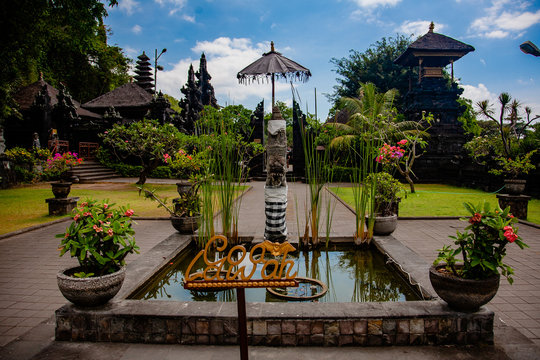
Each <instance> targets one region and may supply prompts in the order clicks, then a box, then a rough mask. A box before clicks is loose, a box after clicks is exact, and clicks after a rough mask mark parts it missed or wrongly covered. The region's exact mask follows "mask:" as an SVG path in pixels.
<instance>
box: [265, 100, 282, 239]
mask: <svg viewBox="0 0 540 360" xmlns="http://www.w3.org/2000/svg"><path fill="white" fill-rule="evenodd" d="M285 129H286V125H285V120H284V119H283V117H282V115H281V112H280V111H279V108H278V107H277V106H275V107H274V108H273V109H272V118H271V119H270V120H269V121H268V141H267V143H266V156H267V161H266V171H267V176H266V186H265V187H264V203H265V214H266V226H265V229H264V238H265V239H266V240H270V241H273V242H276V241H285V240H286V239H287V222H286V219H285V214H286V210H287V180H286V173H287V134H286V130H285Z"/></svg>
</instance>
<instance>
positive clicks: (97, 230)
mask: <svg viewBox="0 0 540 360" xmlns="http://www.w3.org/2000/svg"><path fill="white" fill-rule="evenodd" d="M92 229H94V230H95V231H96V232H97V233H99V232H102V231H103V228H102V227H98V226H97V225H94V226H92Z"/></svg>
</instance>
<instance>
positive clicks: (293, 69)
mask: <svg viewBox="0 0 540 360" xmlns="http://www.w3.org/2000/svg"><path fill="white" fill-rule="evenodd" d="M270 45H271V49H270V52H267V53H265V54H263V56H262V57H261V58H260V59H258V60H256V61H255V62H254V63H252V64H250V65H248V66H246V67H245V68H244V69H243V70H240V71H239V72H238V74H237V75H236V77H237V78H238V81H239V82H240V84H246V85H247V84H249V83H250V82H255V81H257V82H259V81H260V80H263V79H269V78H270V79H271V80H272V105H273V104H274V77H275V76H277V77H281V78H284V79H287V80H290V81H292V80H300V81H302V82H306V81H307V80H308V79H309V77H310V76H311V71H309V69H308V68H305V67H303V66H302V65H300V64H298V63H297V62H295V61H292V60H291V59H289V58H286V57H285V56H283V55H281V53H279V52H277V51H275V50H274V42H273V41H272V42H271V43H270Z"/></svg>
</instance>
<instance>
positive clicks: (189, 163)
mask: <svg viewBox="0 0 540 360" xmlns="http://www.w3.org/2000/svg"><path fill="white" fill-rule="evenodd" d="M209 149H211V146H208V149H205V150H202V151H198V152H195V151H194V152H193V154H188V153H187V152H186V151H185V150H184V149H180V150H178V151H176V152H174V153H172V155H170V154H168V153H167V154H164V155H163V161H164V162H165V163H166V164H167V165H169V166H170V167H171V170H172V172H173V173H174V175H175V176H176V177H177V178H180V179H188V178H189V177H191V176H192V175H197V174H200V173H201V169H203V168H204V167H207V166H208V156H209Z"/></svg>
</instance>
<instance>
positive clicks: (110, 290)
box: [56, 199, 139, 306]
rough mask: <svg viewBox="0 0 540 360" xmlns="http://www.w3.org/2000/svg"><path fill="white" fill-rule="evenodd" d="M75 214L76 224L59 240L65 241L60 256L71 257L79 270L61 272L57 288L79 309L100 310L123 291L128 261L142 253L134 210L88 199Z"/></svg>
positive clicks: (61, 235) (69, 227)
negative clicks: (136, 237) (87, 307)
mask: <svg viewBox="0 0 540 360" xmlns="http://www.w3.org/2000/svg"><path fill="white" fill-rule="evenodd" d="M73 212H74V216H73V222H72V223H71V224H70V225H69V226H68V228H67V229H66V232H65V233H62V234H58V235H56V237H58V238H62V241H61V242H60V247H59V250H60V256H62V255H64V254H66V253H69V254H70V255H71V256H72V257H74V258H77V260H78V261H79V266H77V267H72V268H68V269H65V270H63V271H60V272H59V273H58V275H57V280H58V287H59V288H60V291H61V292H62V294H63V295H64V297H65V298H66V299H68V300H69V301H71V302H73V303H74V304H76V305H81V306H99V305H102V304H104V303H106V302H107V301H109V300H110V299H111V298H112V297H114V295H116V293H118V291H119V290H120V287H121V286H122V283H123V281H124V277H125V267H124V265H125V257H126V256H127V255H128V254H131V253H134V252H135V253H138V252H139V251H138V249H139V247H138V246H137V245H136V244H135V239H134V237H133V234H134V233H135V231H134V230H133V228H132V220H131V217H132V216H133V210H132V209H128V208H126V207H123V206H121V207H120V208H118V209H115V208H114V204H109V203H108V202H106V201H101V202H98V201H97V200H91V199H88V200H86V201H85V202H82V203H81V204H80V205H79V206H78V207H77V208H75V209H74V210H73Z"/></svg>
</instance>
